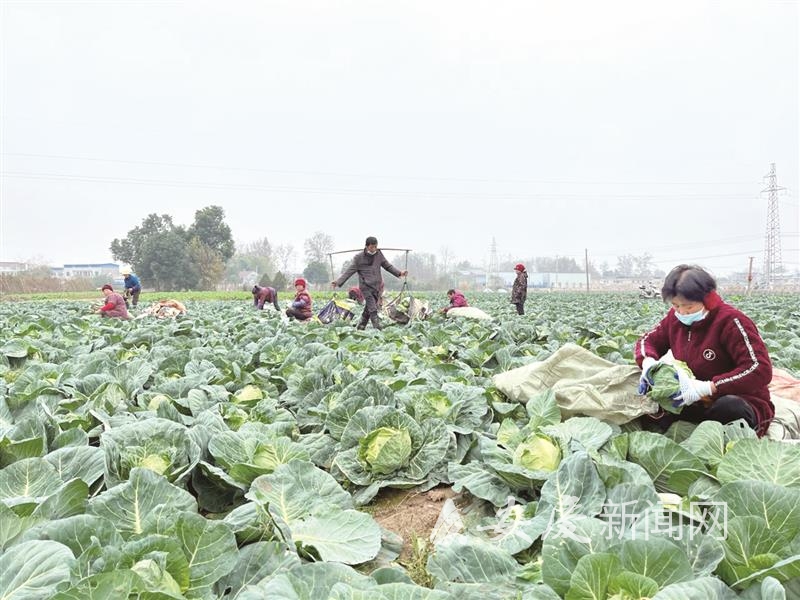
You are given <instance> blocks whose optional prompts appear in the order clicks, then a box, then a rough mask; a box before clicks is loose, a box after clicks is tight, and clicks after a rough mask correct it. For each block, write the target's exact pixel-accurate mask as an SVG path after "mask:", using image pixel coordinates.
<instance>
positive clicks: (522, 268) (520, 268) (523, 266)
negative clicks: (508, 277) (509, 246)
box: [514, 263, 525, 271]
mask: <svg viewBox="0 0 800 600" xmlns="http://www.w3.org/2000/svg"><path fill="white" fill-rule="evenodd" d="M514 270H515V271H524V270H525V265H523V264H522V263H517V266H516V267H514Z"/></svg>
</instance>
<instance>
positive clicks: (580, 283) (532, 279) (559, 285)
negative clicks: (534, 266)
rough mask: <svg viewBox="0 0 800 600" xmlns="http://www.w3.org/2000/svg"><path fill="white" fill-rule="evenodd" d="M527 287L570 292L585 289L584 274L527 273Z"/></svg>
mask: <svg viewBox="0 0 800 600" xmlns="http://www.w3.org/2000/svg"><path fill="white" fill-rule="evenodd" d="M528 287H534V288H548V289H557V290H570V289H577V288H583V287H586V273H536V272H534V273H528Z"/></svg>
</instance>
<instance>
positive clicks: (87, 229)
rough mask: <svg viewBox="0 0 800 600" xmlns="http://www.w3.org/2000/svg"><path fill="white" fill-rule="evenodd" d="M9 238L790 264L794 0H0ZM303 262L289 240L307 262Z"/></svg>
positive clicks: (3, 213)
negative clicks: (167, 229)
mask: <svg viewBox="0 0 800 600" xmlns="http://www.w3.org/2000/svg"><path fill="white" fill-rule="evenodd" d="M0 21H1V23H0V26H1V29H0V38H2V72H1V73H0V74H1V75H2V80H1V81H0V88H1V89H0V102H1V104H0V109H1V110H2V113H1V114H0V118H1V119H2V122H1V123H0V125H1V126H2V129H0V152H2V155H0V161H1V162H0V169H1V170H2V173H0V176H1V177H0V260H30V259H36V260H39V261H46V262H48V263H50V264H54V265H60V264H62V263H64V262H107V261H110V260H111V254H110V251H109V249H108V247H109V244H110V242H111V240H112V239H113V238H115V237H124V236H125V235H126V233H127V231H128V230H129V229H131V228H133V227H135V226H137V225H139V224H140V223H141V220H142V219H143V218H144V217H145V216H146V215H147V214H149V213H152V212H157V213H168V214H171V215H173V216H174V218H175V220H176V221H177V222H178V223H183V224H187V225H188V224H190V223H191V221H192V219H193V215H194V211H195V210H198V209H200V208H202V207H204V206H208V205H212V204H217V205H221V206H222V207H223V208H224V209H225V212H226V221H227V223H228V224H229V225H230V226H231V228H232V230H233V233H234V237H235V239H236V240H237V241H243V242H248V241H253V240H255V239H257V238H260V237H263V236H266V237H268V238H269V240H270V241H271V242H272V243H273V244H280V243H291V244H293V245H294V246H295V248H296V249H297V250H298V253H299V254H302V248H303V240H304V239H305V238H306V237H308V236H310V235H311V234H312V233H313V232H314V231H318V230H321V231H324V232H326V233H328V234H330V235H331V236H332V237H333V238H334V240H335V244H336V247H337V249H348V248H357V247H360V246H361V245H362V244H363V241H364V238H365V237H366V236H367V235H375V236H377V237H378V239H379V240H380V243H381V244H382V245H384V246H401V247H409V248H413V249H414V250H415V251H419V252H432V253H435V254H439V253H440V249H441V248H442V247H444V246H446V247H448V248H449V249H450V251H451V253H453V254H454V255H455V256H456V257H457V258H459V259H468V260H471V261H472V262H474V263H476V264H483V263H485V262H486V260H487V258H488V254H489V247H490V244H491V240H492V237H495V238H496V239H497V246H498V252H499V254H500V258H501V259H504V258H511V259H512V260H519V259H524V258H528V257H531V256H555V255H560V256H572V257H574V258H575V259H576V260H578V261H579V262H582V260H583V254H584V248H588V250H589V254H590V259H591V260H593V261H595V262H596V263H598V264H600V263H602V262H603V261H607V262H608V263H609V264H610V265H611V266H614V265H615V263H616V257H617V256H618V255H621V254H628V253H632V254H638V255H641V254H644V253H645V252H649V253H650V254H652V255H653V256H654V257H655V262H656V264H657V266H658V267H660V268H662V269H664V270H668V269H669V268H671V267H672V266H674V265H675V264H677V263H679V262H698V263H700V264H703V265H705V266H707V267H708V268H710V269H711V270H712V271H714V272H716V273H718V274H723V273H726V272H729V271H732V270H744V269H746V267H747V262H748V257H749V256H755V257H756V260H755V265H756V267H760V264H761V261H762V260H763V249H764V234H765V229H766V217H767V202H766V196H765V195H764V194H760V191H761V190H762V189H763V188H764V187H765V181H764V180H763V179H762V177H763V176H764V175H765V174H766V173H767V172H768V170H769V166H770V163H773V162H774V163H776V165H777V172H778V183H779V185H782V186H784V187H786V188H787V190H786V192H785V193H784V195H783V196H781V200H780V204H779V207H780V214H781V234H782V235H781V247H782V255H783V261H784V266H785V267H786V268H788V269H791V270H795V269H799V268H800V249H798V248H799V247H800V237H799V235H798V232H799V231H800V211H799V210H798V205H799V201H798V197H799V196H798V161H799V160H800V159H799V157H798V137H799V135H798V134H799V131H798V112H799V108H798V107H799V106H800V102H798V6H797V2H793V1H755V0H753V1H747V2H737V1H727V0H726V1H725V2H721V1H716V2H704V1H702V0H678V1H670V2H663V3H653V2H640V1H632V2H621V1H617V0H606V1H603V2H597V1H596V0H595V1H587V2H563V1H558V2H555V1H553V0H546V1H521V2H515V1H508V2H497V1H486V2H475V1H470V0H460V1H444V2H442V1H433V0H419V1H417V0H408V1H388V0H387V1H371V0H370V1H368V0H362V1H350V2H348V1H331V0H320V1H306V0H286V1H281V2H275V1H253V2H205V1H196V0H187V1H185V2H156V1H140V2H132V1H122V0H120V1H115V2H91V1H84V2H70V1H67V0H64V1H59V2H41V1H35V0H27V1H25V2H14V1H6V0H0ZM298 267H299V268H302V265H301V264H298Z"/></svg>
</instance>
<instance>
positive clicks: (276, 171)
mask: <svg viewBox="0 0 800 600" xmlns="http://www.w3.org/2000/svg"><path fill="white" fill-rule="evenodd" d="M2 155H3V156H18V157H24V158H45V159H56V160H73V161H86V162H105V163H115V164H131V165H145V166H158V167H174V168H182V169H206V170H208V169H214V170H219V171H241V172H248V173H273V174H284V175H325V176H332V177H357V178H371V179H407V180H417V181H463V182H473V183H474V182H483V183H526V184H563V185H683V186H689V185H716V186H719V185H748V186H750V185H752V184H753V183H752V182H751V181H630V180H625V181H596V180H583V181H575V180H568V179H543V180H531V179H496V178H480V177H440V176H417V175H386V174H369V173H344V172H336V171H313V170H311V171H310V170H294V169H264V168H257V167H233V166H223V165H209V164H198V163H180V162H161V161H149V160H126V159H117V158H99V157H90V156H69V155H62V154H34V153H23V152H3V153H2Z"/></svg>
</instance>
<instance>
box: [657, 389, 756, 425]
mask: <svg viewBox="0 0 800 600" xmlns="http://www.w3.org/2000/svg"><path fill="white" fill-rule="evenodd" d="M737 419H744V420H745V421H746V422H747V424H748V425H749V426H750V427H751V428H752V429H755V428H756V426H758V422H757V421H756V413H755V411H754V410H753V407H752V406H750V405H749V404H748V403H747V400H745V399H744V398H742V397H741V396H720V397H719V398H717V399H716V400H715V401H714V403H713V404H711V405H710V406H706V405H705V404H704V403H703V402H696V403H694V404H692V405H690V406H686V407H684V409H683V410H682V411H681V413H680V414H679V415H674V414H672V413H669V412H665V413H663V414H661V413H659V415H658V416H657V418H653V417H652V416H650V415H645V416H644V417H642V426H643V427H644V428H645V429H648V430H650V431H661V432H664V431H666V430H667V429H668V428H669V426H670V425H672V424H673V423H674V422H675V421H689V422H690V423H701V422H702V421H717V422H719V423H722V424H723V425H724V424H725V423H731V422H733V421H736V420H737Z"/></svg>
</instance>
